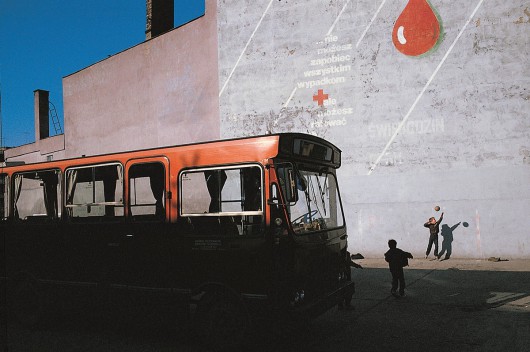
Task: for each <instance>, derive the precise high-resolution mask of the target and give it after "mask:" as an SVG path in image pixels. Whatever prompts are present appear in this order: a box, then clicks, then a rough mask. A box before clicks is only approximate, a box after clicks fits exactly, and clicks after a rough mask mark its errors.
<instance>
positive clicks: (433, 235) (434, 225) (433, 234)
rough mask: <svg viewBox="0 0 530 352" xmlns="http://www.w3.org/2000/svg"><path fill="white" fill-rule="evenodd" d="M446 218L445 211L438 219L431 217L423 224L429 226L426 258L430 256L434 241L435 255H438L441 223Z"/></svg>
mask: <svg viewBox="0 0 530 352" xmlns="http://www.w3.org/2000/svg"><path fill="white" fill-rule="evenodd" d="M443 218H444V213H442V216H440V219H438V221H436V219H435V218H434V217H431V218H430V219H429V221H427V222H426V223H425V224H424V225H423V226H425V227H427V228H429V233H430V235H429V244H428V245H427V251H426V252H425V259H427V258H428V257H429V254H430V253H431V248H432V245H433V243H434V256H435V257H438V233H439V232H440V223H441V222H442V220H443Z"/></svg>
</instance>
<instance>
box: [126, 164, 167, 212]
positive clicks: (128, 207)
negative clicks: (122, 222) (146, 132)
mask: <svg viewBox="0 0 530 352" xmlns="http://www.w3.org/2000/svg"><path fill="white" fill-rule="evenodd" d="M154 163H158V164H161V165H162V167H163V168H164V212H165V214H164V218H163V220H162V219H160V222H163V221H165V222H171V195H172V193H173V192H172V191H171V182H170V180H171V175H170V162H169V159H168V157H167V156H149V157H145V158H133V159H129V160H127V162H126V163H125V169H124V170H125V171H124V175H123V178H124V182H123V187H124V188H125V193H124V195H123V197H124V201H125V213H124V215H125V217H126V218H127V219H129V220H133V221H135V222H136V221H144V220H145V219H144V220H142V218H141V217H135V216H133V215H132V212H131V194H130V193H131V187H130V177H129V170H130V168H131V167H133V166H138V165H142V164H154Z"/></svg>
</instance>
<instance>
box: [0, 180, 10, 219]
mask: <svg viewBox="0 0 530 352" xmlns="http://www.w3.org/2000/svg"><path fill="white" fill-rule="evenodd" d="M7 182H8V178H7V175H3V174H0V220H4V219H6V218H7V214H8V213H7V209H8V207H7V205H8V204H9V202H8V199H9V198H8V195H7V190H8V187H7Z"/></svg>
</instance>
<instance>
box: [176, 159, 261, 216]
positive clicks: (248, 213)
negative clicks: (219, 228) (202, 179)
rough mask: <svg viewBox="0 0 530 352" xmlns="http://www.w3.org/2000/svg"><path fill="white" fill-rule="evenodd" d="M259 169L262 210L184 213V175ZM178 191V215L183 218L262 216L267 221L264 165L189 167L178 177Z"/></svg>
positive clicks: (253, 163)
mask: <svg viewBox="0 0 530 352" xmlns="http://www.w3.org/2000/svg"><path fill="white" fill-rule="evenodd" d="M251 167H258V168H259V170H260V186H261V190H260V195H261V202H260V204H261V210H253V211H240V212H216V213H184V212H183V211H182V206H183V199H182V193H183V192H182V189H183V188H182V175H183V174H184V173H193V172H204V171H217V170H240V169H242V168H251ZM177 182H178V190H179V203H178V204H179V205H178V215H179V217H182V218H193V217H221V216H223V217H224V216H254V215H256V216H262V217H263V221H265V197H266V194H265V172H264V167H263V165H262V164H260V163H257V162H250V163H243V164H222V165H210V166H207V167H188V168H184V169H181V170H180V171H179V173H178V175H177Z"/></svg>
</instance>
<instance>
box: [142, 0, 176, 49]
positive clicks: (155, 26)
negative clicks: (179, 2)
mask: <svg viewBox="0 0 530 352" xmlns="http://www.w3.org/2000/svg"><path fill="white" fill-rule="evenodd" d="M146 6H147V13H146V16H147V23H146V26H145V40H148V39H151V38H154V37H156V36H158V35H160V34H162V33H164V32H167V31H169V30H171V29H172V28H173V26H174V22H175V19H174V12H173V11H174V7H175V0H147V2H146Z"/></svg>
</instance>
